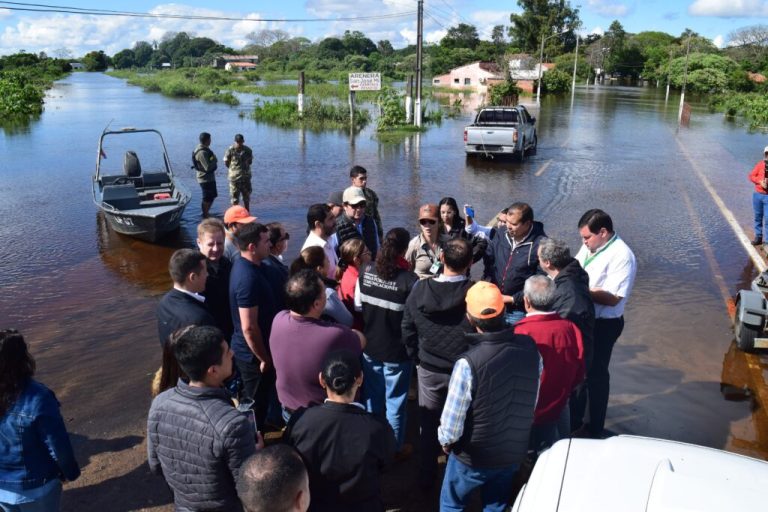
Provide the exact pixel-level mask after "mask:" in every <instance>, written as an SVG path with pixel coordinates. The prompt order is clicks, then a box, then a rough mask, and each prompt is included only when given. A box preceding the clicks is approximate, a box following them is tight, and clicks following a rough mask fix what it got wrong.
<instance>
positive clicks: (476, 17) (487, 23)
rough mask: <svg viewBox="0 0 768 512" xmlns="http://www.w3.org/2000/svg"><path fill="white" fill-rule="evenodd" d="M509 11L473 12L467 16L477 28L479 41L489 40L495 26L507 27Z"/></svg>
mask: <svg viewBox="0 0 768 512" xmlns="http://www.w3.org/2000/svg"><path fill="white" fill-rule="evenodd" d="M509 14H510V11H507V10H504V11H475V12H473V13H472V14H470V15H469V18H470V20H471V21H472V22H473V23H474V24H475V26H476V27H477V33H478V34H479V35H480V39H486V40H487V39H490V38H491V32H492V31H493V27H495V26H496V25H504V26H509V24H510V22H509Z"/></svg>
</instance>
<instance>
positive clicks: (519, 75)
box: [509, 53, 555, 92]
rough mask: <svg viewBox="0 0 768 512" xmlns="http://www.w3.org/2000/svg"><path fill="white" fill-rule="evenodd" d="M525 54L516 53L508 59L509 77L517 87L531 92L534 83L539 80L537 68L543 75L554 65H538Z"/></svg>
mask: <svg viewBox="0 0 768 512" xmlns="http://www.w3.org/2000/svg"><path fill="white" fill-rule="evenodd" d="M536 60H538V59H534V58H533V57H532V56H530V55H528V54H527V53H518V54H516V55H511V56H510V57H509V77H510V78H511V79H512V80H516V81H517V86H518V87H520V88H521V89H522V90H524V91H527V92H533V86H534V82H536V80H538V79H539V67H541V73H542V74H544V73H546V72H547V71H549V70H550V69H553V68H554V67H555V65H554V64H553V63H551V62H544V63H541V64H539V63H538V62H536Z"/></svg>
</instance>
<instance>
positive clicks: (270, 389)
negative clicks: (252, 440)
mask: <svg viewBox="0 0 768 512" xmlns="http://www.w3.org/2000/svg"><path fill="white" fill-rule="evenodd" d="M235 364H236V365H237V369H238V370H239V371H240V376H241V377H242V379H243V389H242V391H241V393H240V400H248V399H250V400H253V401H254V404H253V410H254V412H255V413H256V424H257V428H258V429H259V430H262V431H263V430H264V425H265V424H266V421H267V411H268V410H269V403H270V400H271V396H272V395H273V394H274V393H275V379H276V375H275V370H274V368H271V369H269V370H268V371H267V372H266V373H261V370H260V369H259V360H258V359H256V358H255V357H252V358H251V360H250V361H244V360H242V359H238V358H237V357H236V358H235Z"/></svg>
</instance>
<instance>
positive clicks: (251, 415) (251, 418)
mask: <svg viewBox="0 0 768 512" xmlns="http://www.w3.org/2000/svg"><path fill="white" fill-rule="evenodd" d="M253 405H254V402H253V400H243V401H242V402H240V403H239V404H237V410H238V411H240V412H241V413H243V414H245V415H247V416H248V422H249V423H250V424H251V425H253V433H254V435H255V434H256V432H258V431H259V426H258V425H257V424H256V411H254V410H253Z"/></svg>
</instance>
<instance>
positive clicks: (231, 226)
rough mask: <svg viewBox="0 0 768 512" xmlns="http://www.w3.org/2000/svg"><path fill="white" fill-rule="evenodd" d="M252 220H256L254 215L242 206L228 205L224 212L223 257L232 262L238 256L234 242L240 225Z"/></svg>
mask: <svg viewBox="0 0 768 512" xmlns="http://www.w3.org/2000/svg"><path fill="white" fill-rule="evenodd" d="M252 222H256V217H254V216H253V215H251V214H250V212H248V210H246V209H245V208H243V207H242V206H239V205H235V206H230V207H229V208H228V209H227V211H226V212H224V225H225V226H226V227H227V239H226V240H225V241H224V257H225V258H227V259H228V260H229V261H230V262H231V263H234V262H235V260H236V259H237V258H239V257H240V248H239V247H238V246H237V242H235V237H236V236H237V232H238V231H239V230H240V226H241V225H243V224H250V223H252Z"/></svg>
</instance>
